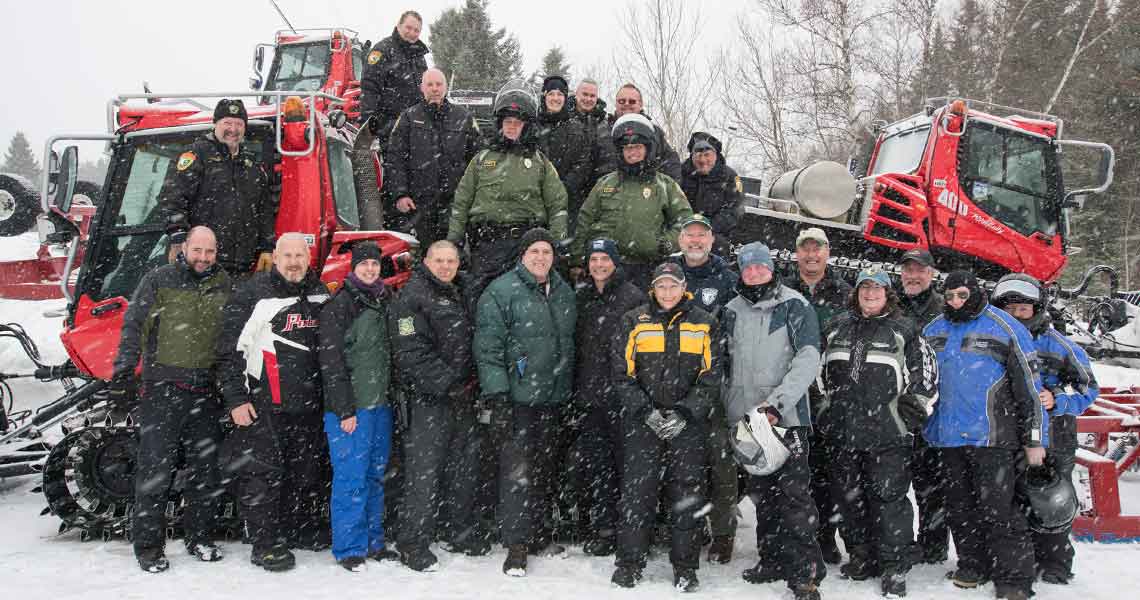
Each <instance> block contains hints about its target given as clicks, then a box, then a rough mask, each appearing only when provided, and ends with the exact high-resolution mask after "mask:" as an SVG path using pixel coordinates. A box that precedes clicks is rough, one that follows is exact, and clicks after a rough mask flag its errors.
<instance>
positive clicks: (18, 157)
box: [0, 131, 41, 182]
mask: <svg viewBox="0 0 1140 600" xmlns="http://www.w3.org/2000/svg"><path fill="white" fill-rule="evenodd" d="M0 171H7V172H9V173H15V174H17V175H20V176H23V177H27V178H28V179H29V180H31V181H32V182H38V181H39V178H40V174H41V171H40V164H39V162H37V161H36V155H35V153H33V152H32V146H31V144H29V143H28V138H27V137H25V136H24V132H22V131H17V132H16V135H14V136H12V141H11V142H9V143H8V153H7V154H5V155H4V166H3V167H0Z"/></svg>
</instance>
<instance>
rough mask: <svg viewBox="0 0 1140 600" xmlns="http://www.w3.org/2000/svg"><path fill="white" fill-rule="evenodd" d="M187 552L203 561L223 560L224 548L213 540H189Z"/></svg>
mask: <svg viewBox="0 0 1140 600" xmlns="http://www.w3.org/2000/svg"><path fill="white" fill-rule="evenodd" d="M186 553H187V554H189V555H190V556H193V557H195V558H197V559H198V560H200V561H202V562H217V561H219V560H222V558H223V555H222V549H221V548H219V547H218V546H217V545H215V544H214V543H213V542H187V543H186Z"/></svg>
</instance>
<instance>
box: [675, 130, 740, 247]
mask: <svg viewBox="0 0 1140 600" xmlns="http://www.w3.org/2000/svg"><path fill="white" fill-rule="evenodd" d="M681 189H682V190H684V191H685V196H686V197H687V198H688V199H689V204H690V205H692V207H693V211H694V212H698V213H701V214H703V215H705V216H706V217H708V219H709V220H710V221H712V230H713V233H714V234H715V235H716V246H714V248H713V250H714V251H715V252H716V253H717V254H719V255H721V256H728V254H729V244H730V242H731V240H732V233H733V231H735V230H736V210H737V207H738V206H739V205H740V202H741V200H743V199H744V186H743V184H741V183H740V176H738V175H737V174H736V171H734V170H733V169H732V167H730V166H728V164H727V163H726V162H725V160H724V154H723V152H722V148H721V143H720V140H718V139H716V138H715V137H713V136H712V135H711V134H708V133H705V132H703V131H697V132H694V133H693V135H692V136H691V137H689V159H688V160H686V161H685V163H684V164H683V165H681Z"/></svg>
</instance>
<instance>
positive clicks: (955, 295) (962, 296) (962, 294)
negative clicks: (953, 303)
mask: <svg viewBox="0 0 1140 600" xmlns="http://www.w3.org/2000/svg"><path fill="white" fill-rule="evenodd" d="M969 297H970V290H966V291H964V292H946V299H947V300H953V299H955V298H957V299H958V300H965V299H967V298H969Z"/></svg>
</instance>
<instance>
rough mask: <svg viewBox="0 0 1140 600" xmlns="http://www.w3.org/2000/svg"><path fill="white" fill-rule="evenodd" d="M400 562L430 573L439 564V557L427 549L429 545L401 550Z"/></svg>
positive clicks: (415, 569)
mask: <svg viewBox="0 0 1140 600" xmlns="http://www.w3.org/2000/svg"><path fill="white" fill-rule="evenodd" d="M400 562H402V563H404V566H405V567H407V568H409V569H411V570H413V571H419V572H421V573H430V572H432V571H435V570H436V568H437V567H438V566H439V559H438V558H436V557H435V554H432V551H431V550H428V549H427V546H424V547H422V548H411V549H409V550H407V551H400Z"/></svg>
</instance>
